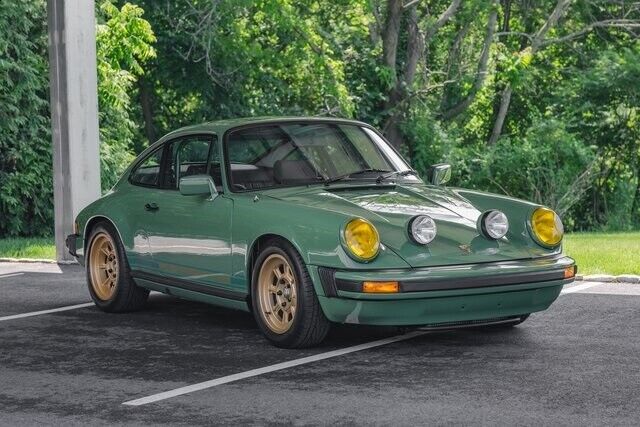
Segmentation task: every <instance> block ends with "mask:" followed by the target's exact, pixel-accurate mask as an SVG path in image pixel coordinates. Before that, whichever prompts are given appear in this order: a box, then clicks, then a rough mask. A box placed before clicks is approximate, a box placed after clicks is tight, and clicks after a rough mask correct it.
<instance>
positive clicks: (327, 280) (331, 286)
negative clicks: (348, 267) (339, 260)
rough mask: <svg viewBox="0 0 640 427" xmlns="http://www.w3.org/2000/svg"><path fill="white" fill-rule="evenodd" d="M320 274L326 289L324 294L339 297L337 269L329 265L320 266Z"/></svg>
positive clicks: (321, 282) (323, 286) (321, 281)
mask: <svg viewBox="0 0 640 427" xmlns="http://www.w3.org/2000/svg"><path fill="white" fill-rule="evenodd" d="M318 275H319V276H320V284H321V285H322V289H323V290H324V296H326V297H337V296H338V289H337V288H336V270H335V269H333V268H328V267H318Z"/></svg>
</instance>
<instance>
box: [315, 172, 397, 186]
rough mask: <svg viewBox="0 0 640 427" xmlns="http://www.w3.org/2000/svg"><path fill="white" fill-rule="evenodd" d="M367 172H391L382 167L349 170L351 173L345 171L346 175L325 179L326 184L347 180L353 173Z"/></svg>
mask: <svg viewBox="0 0 640 427" xmlns="http://www.w3.org/2000/svg"><path fill="white" fill-rule="evenodd" d="M367 172H389V171H387V170H382V169H361V170H359V171H355V172H349V173H345V174H344V175H338V176H335V177H333V178H329V179H325V181H324V185H329V184H331V183H333V182H338V181H342V180H345V179H347V178H351V177H352V176H353V175H362V174H363V173H367Z"/></svg>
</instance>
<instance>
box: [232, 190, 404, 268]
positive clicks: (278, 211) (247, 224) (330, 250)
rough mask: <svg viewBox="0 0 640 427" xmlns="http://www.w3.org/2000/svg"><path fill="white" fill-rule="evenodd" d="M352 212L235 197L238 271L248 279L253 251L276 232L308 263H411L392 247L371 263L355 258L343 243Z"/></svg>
mask: <svg viewBox="0 0 640 427" xmlns="http://www.w3.org/2000/svg"><path fill="white" fill-rule="evenodd" d="M351 218H352V216H351V215H348V214H343V213H340V212H335V211H327V210H323V209H318V208H312V207H307V206H302V205H299V204H297V203H291V202H287V201H282V200H276V199H273V198H270V197H258V198H257V199H255V198H254V196H253V195H251V196H247V195H239V196H238V197H234V211H233V221H232V222H233V226H232V227H233V230H232V236H233V237H232V239H233V254H234V263H233V268H234V274H233V276H234V277H235V278H236V279H238V280H245V279H246V277H245V273H246V272H247V271H248V270H249V268H250V266H249V264H248V263H249V262H250V255H251V251H252V249H253V248H254V246H255V244H256V242H257V241H258V240H259V239H260V238H261V237H263V236H266V235H276V236H280V237H282V238H284V239H286V240H288V241H289V242H290V243H291V244H292V245H293V246H294V247H295V248H296V250H297V251H298V252H299V253H300V255H301V256H302V259H303V260H304V262H305V263H306V264H307V265H315V266H324V267H332V268H339V269H353V270H358V269H367V270H376V269H397V268H408V267H409V265H408V264H407V263H406V262H405V261H404V260H403V259H402V258H400V257H399V256H398V255H397V254H396V253H395V252H393V251H392V250H391V249H389V248H388V247H386V246H384V245H381V249H380V253H379V255H378V256H377V257H376V258H375V259H374V260H372V261H370V262H368V263H362V262H357V261H355V260H353V259H352V258H351V257H350V256H349V255H348V254H347V253H346V251H345V250H344V248H343V247H342V245H341V243H340V228H341V227H342V226H343V225H344V223H345V222H346V221H348V220H349V219H351Z"/></svg>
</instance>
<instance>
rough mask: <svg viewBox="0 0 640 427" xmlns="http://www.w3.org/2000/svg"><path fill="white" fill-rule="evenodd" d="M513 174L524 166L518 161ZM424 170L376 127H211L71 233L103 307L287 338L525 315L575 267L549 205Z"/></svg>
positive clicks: (197, 129) (293, 122) (197, 131)
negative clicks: (203, 307) (229, 314)
mask: <svg viewBox="0 0 640 427" xmlns="http://www.w3.org/2000/svg"><path fill="white" fill-rule="evenodd" d="M514 173H517V172H516V171H514ZM450 175H451V170H450V167H449V165H445V164H438V165H434V166H433V167H431V169H430V170H429V176H428V182H424V181H423V180H422V179H420V177H419V176H418V175H417V173H416V172H415V171H414V170H413V169H412V168H411V167H410V166H409V164H408V163H407V162H406V161H405V160H404V159H403V158H402V157H401V156H400V155H399V154H398V153H397V152H396V151H395V150H394V149H393V148H392V147H391V145H389V143H387V142H386V141H385V139H384V138H383V137H382V136H381V135H380V133H378V132H377V131H376V130H375V129H374V128H372V127H371V126H369V125H367V124H364V123H360V122H355V121H350V120H338V119H325V118H263V119H255V118H254V119H241V120H228V121H218V122H213V123H207V124H203V125H199V126H192V127H187V128H183V129H180V130H178V131H175V132H172V133H170V134H168V135H166V136H165V137H163V138H162V139H161V140H159V141H158V142H156V143H155V144H153V145H152V146H150V147H149V148H148V149H146V150H145V151H144V152H143V153H142V154H141V155H140V156H139V157H138V158H137V159H136V160H135V161H134V162H133V164H132V165H131V166H130V167H129V168H128V169H127V170H126V172H125V173H124V175H123V176H122V178H121V179H120V181H119V182H118V183H117V184H116V185H115V186H114V187H113V189H111V191H109V192H108V193H107V194H105V195H104V196H103V197H102V198H100V199H99V200H96V201H95V202H93V203H92V204H90V205H89V206H87V207H86V208H85V209H84V210H83V211H82V212H80V214H79V215H78V217H77V219H76V222H75V233H74V234H72V235H70V236H68V237H67V246H68V248H69V251H70V252H71V254H72V255H73V256H75V257H76V258H77V259H78V260H79V261H80V263H82V264H84V265H85V266H86V272H87V282H88V287H89V292H90V293H91V297H92V298H93V301H95V304H96V305H97V306H98V307H99V308H100V309H102V310H104V311H107V312H122V311H130V310H136V309H139V308H141V307H142V306H143V305H144V303H145V301H146V299H147V296H148V294H149V290H155V291H159V292H164V293H166V294H170V295H175V296H177V297H181V298H188V299H192V300H197V301H202V302H207V303H211V304H217V305H220V306H224V307H228V308H235V309H240V310H246V311H250V312H252V313H253V315H254V317H255V319H256V322H257V324H258V326H259V327H260V329H261V330H262V332H263V333H264V335H265V336H266V337H267V339H269V340H270V341H271V342H272V343H273V344H275V345H277V346H280V347H288V348H295V347H308V346H311V345H315V344H318V343H319V342H321V341H322V340H323V338H324V337H325V336H326V335H327V332H328V330H329V327H330V325H331V323H352V324H365V325H396V326H422V327H431V328H451V327H461V326H469V325H496V324H500V325H515V324H517V323H520V322H522V321H523V320H525V319H526V318H527V317H528V316H529V314H530V313H532V312H536V311H541V310H545V309H546V308H547V307H549V305H550V304H551V303H552V302H553V301H554V300H555V299H556V298H557V297H558V295H559V294H560V291H561V289H562V287H563V285H565V284H567V283H569V282H571V281H572V280H573V279H574V276H575V273H576V266H575V263H574V261H573V260H572V259H571V258H569V257H566V256H563V255H562V248H561V242H562V236H563V226H562V222H561V221H560V218H559V217H558V215H557V214H556V213H555V212H553V211H552V210H550V209H548V208H546V207H543V206H539V205H536V204H533V203H528V202H525V201H522V200H516V199H513V198H510V197H506V196H500V195H494V194H487V193H483V192H480V191H471V190H464V189H460V188H448V187H445V186H443V184H445V183H446V182H447V180H448V179H449V177H450Z"/></svg>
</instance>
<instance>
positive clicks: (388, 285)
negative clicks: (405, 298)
mask: <svg viewBox="0 0 640 427" xmlns="http://www.w3.org/2000/svg"><path fill="white" fill-rule="evenodd" d="M362 292H367V293H371V294H392V293H397V292H400V284H399V283H398V282H362Z"/></svg>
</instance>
